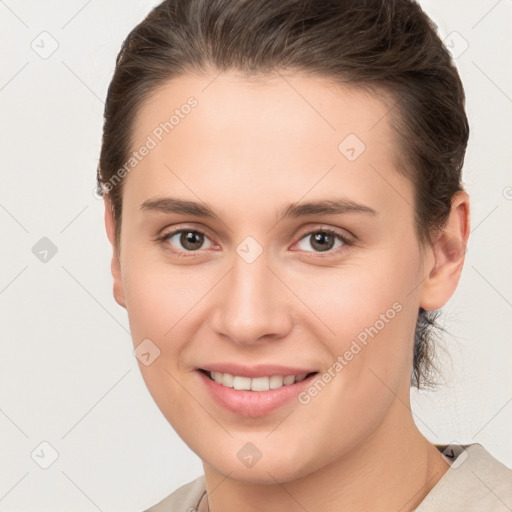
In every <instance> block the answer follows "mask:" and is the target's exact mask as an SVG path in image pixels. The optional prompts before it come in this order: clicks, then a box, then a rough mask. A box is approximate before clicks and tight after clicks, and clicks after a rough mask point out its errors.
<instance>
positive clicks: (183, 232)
mask: <svg viewBox="0 0 512 512" xmlns="http://www.w3.org/2000/svg"><path fill="white" fill-rule="evenodd" d="M205 240H209V239H208V237H207V236H206V235H205V234H204V233H201V231H196V230H191V229H180V230H178V231H173V232H172V233H168V234H167V235H164V236H163V237H162V241H163V242H164V243H166V244H169V245H171V246H172V249H173V250H174V251H176V252H194V251H198V250H200V249H203V248H204V247H203V245H204V243H205Z"/></svg>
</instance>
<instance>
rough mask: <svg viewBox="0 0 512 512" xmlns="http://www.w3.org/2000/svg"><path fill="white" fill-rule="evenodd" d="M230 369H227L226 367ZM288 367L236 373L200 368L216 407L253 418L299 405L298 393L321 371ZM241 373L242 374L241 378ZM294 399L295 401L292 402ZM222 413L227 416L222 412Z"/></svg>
mask: <svg viewBox="0 0 512 512" xmlns="http://www.w3.org/2000/svg"><path fill="white" fill-rule="evenodd" d="M223 369H224V370H227V368H223ZM291 370H293V369H291V368H287V369H283V368H277V367H274V368H271V367H266V368H258V369H254V368H253V369H247V368H240V367H237V368H234V369H233V370H231V371H233V373H228V372H227V371H222V372H221V371H219V369H218V368H217V369H212V368H198V369H197V371H196V374H197V375H198V376H199V379H200V385H201V386H204V388H203V389H204V390H205V391H206V396H209V397H210V398H211V399H212V400H213V402H214V403H215V404H216V405H217V406H219V405H220V406H221V408H222V409H223V410H224V411H228V412H230V413H234V414H236V415H238V416H246V417H250V418H257V417H262V416H265V415H268V414H270V413H271V412H273V411H275V410H277V409H280V408H282V407H284V406H285V405H287V404H293V403H294V402H295V406H299V405H300V402H299V401H298V400H297V396H298V395H299V393H300V392H301V391H303V390H305V389H307V387H308V386H310V385H311V384H312V382H313V381H314V379H315V378H316V377H317V375H319V372H318V371H304V369H297V370H298V371H291ZM240 373H242V375H240ZM294 398H295V400H293V399H294ZM221 414H225V412H224V413H222V412H221Z"/></svg>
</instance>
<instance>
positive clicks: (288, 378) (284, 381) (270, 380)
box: [199, 369, 318, 392]
mask: <svg viewBox="0 0 512 512" xmlns="http://www.w3.org/2000/svg"><path fill="white" fill-rule="evenodd" d="M199 371H200V372H202V373H203V374H204V375H206V376H207V377H208V378H209V379H210V380H213V381H214V382H216V383H217V384H220V385H221V386H224V387H227V388H232V389H235V390H237V391H256V392H262V391H269V390H271V389H279V388H282V387H283V386H291V385H292V384H295V383H297V382H302V381H303V380H305V379H309V378H310V377H312V376H313V375H316V374H318V372H309V373H301V374H298V375H293V374H292V375H285V376H283V375H269V376H262V377H253V378H251V377H245V376H242V375H232V374H231V373H223V372H215V371H209V370H203V369H200V370H199Z"/></svg>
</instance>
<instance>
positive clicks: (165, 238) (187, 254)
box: [156, 228, 354, 258]
mask: <svg viewBox="0 0 512 512" xmlns="http://www.w3.org/2000/svg"><path fill="white" fill-rule="evenodd" d="M179 233H198V234H201V235H203V236H204V237H206V238H210V237H209V236H208V235H207V234H206V233H205V232H204V231H201V230H200V229H195V228H194V229H191V228H180V229H176V230H174V231H170V232H169V233H165V234H163V235H162V236H159V237H158V238H157V239H156V241H157V242H158V243H160V244H162V245H163V246H164V248H165V250H168V251H170V252H172V254H173V255H174V256H178V257H179V258H193V257H197V255H198V252H199V251H200V249H198V250H196V251H178V250H176V249H170V248H169V247H170V244H169V238H172V237H173V236H174V235H177V234H179ZM318 233H324V234H327V235H330V236H333V237H334V238H337V239H338V240H340V241H341V242H342V243H343V245H342V246H341V247H338V248H337V249H335V250H333V249H329V250H328V251H325V253H323V252H316V251H305V252H307V253H312V255H311V256H309V257H313V258H325V257H329V256H333V255H335V254H338V253H339V252H340V251H341V250H343V249H344V247H345V246H350V245H353V243H354V242H353V241H352V240H351V239H349V238H348V237H347V236H345V235H343V234H341V233H339V232H338V231H335V230H333V229H329V228H324V229H315V230H311V231H308V232H306V233H304V234H302V236H301V237H300V238H299V240H298V242H296V244H297V243H299V242H300V241H301V240H303V239H304V238H307V237H308V236H311V235H315V234H318ZM296 244H294V245H296ZM323 254H326V256H324V255H323Z"/></svg>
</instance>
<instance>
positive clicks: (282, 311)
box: [212, 252, 293, 345]
mask: <svg viewBox="0 0 512 512" xmlns="http://www.w3.org/2000/svg"><path fill="white" fill-rule="evenodd" d="M268 264H269V262H268V260H267V258H266V257H265V252H264V253H263V254H262V255H260V256H259V257H258V259H256V261H253V262H252V263H248V262H246V261H245V260H244V259H243V258H242V257H240V256H239V255H238V254H235V255H234V262H233V267H232V268H231V270H230V272H229V273H228V275H227V276H226V277H225V278H224V279H223V280H222V282H221V283H219V285H220V288H219V287H216V302H215V304H216V306H215V311H214V312H213V316H212V326H213V329H214V331H215V332H216V334H218V335H219V336H224V337H228V338H229V339H230V340H231V341H232V342H234V343H237V344H240V345H252V344H254V343H256V342H261V341H262V340H263V339H268V340H275V339H278V338H281V337H284V336H286V335H287V333H289V332H290V330H291V329H292V327H293V318H292V315H291V311H290V308H291V307H293V306H292V305H291V304H292V303H291V302H290V298H289V297H287V296H286V294H287V288H286V287H285V286H284V285H283V283H282V282H281V281H280V280H279V279H278V277H276V272H275V270H273V269H272V270H271V269H270V268H269V266H268ZM288 294H289V291H288ZM287 299H288V300H287Z"/></svg>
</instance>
